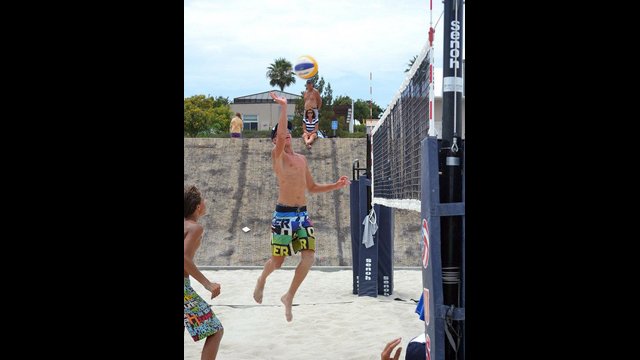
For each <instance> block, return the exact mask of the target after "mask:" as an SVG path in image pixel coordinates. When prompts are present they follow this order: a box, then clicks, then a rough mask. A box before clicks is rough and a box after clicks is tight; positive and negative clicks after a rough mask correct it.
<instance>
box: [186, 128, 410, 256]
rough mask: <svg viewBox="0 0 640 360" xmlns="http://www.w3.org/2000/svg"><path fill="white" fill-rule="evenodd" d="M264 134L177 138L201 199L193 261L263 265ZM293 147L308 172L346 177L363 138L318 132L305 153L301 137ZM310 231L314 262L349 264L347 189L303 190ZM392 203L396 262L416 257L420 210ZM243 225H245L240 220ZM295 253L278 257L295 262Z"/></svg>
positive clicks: (271, 202)
mask: <svg viewBox="0 0 640 360" xmlns="http://www.w3.org/2000/svg"><path fill="white" fill-rule="evenodd" d="M272 147H273V145H272V143H271V140H270V139H266V138H264V139H226V138H224V139H184V183H185V184H195V185H196V186H198V188H199V189H200V190H201V191H203V193H204V195H205V198H206V199H207V206H208V211H207V215H205V217H204V218H203V219H202V223H203V225H204V227H205V232H204V238H203V241H202V245H201V247H200V250H199V251H198V252H197V254H196V258H195V262H196V264H198V265H260V266H261V265H263V264H264V262H265V261H266V260H267V259H268V258H269V257H270V234H271V227H270V226H271V216H272V214H273V211H274V208H275V203H276V199H277V184H276V178H275V175H274V174H273V171H272V169H271V149H272ZM293 147H294V150H295V151H296V152H298V153H301V154H303V155H305V156H306V157H307V160H308V162H309V165H310V168H311V173H312V175H313V177H314V180H315V181H316V182H319V183H328V182H335V181H336V180H337V179H338V177H340V176H341V175H347V176H348V177H349V178H351V173H352V172H351V164H352V162H353V160H354V159H360V164H364V163H365V160H364V159H365V153H366V140H365V139H340V138H332V139H319V140H318V141H317V142H316V143H315V145H314V147H313V149H312V153H309V152H308V151H307V150H306V149H303V144H302V140H301V139H299V138H298V139H293ZM308 209H309V213H310V216H311V219H312V220H313V222H314V226H315V230H316V233H317V243H318V250H317V251H316V265H330V266H337V265H351V232H350V231H351V230H350V223H349V216H350V215H349V214H350V213H349V189H348V188H345V189H342V190H339V191H332V192H328V193H322V194H309V195H308ZM394 211H395V219H396V221H395V239H394V241H395V247H394V248H395V253H394V257H395V260H394V261H395V262H394V264H395V265H396V266H419V265H420V247H419V243H420V241H421V240H420V239H421V238H420V236H421V234H420V214H419V213H418V212H414V211H408V210H394ZM245 226H246V227H249V228H250V229H251V231H249V232H247V233H245V232H243V231H242V228H243V227H245ZM298 261H299V255H296V256H293V257H290V258H288V259H287V260H286V261H285V265H296V264H297V263H298Z"/></svg>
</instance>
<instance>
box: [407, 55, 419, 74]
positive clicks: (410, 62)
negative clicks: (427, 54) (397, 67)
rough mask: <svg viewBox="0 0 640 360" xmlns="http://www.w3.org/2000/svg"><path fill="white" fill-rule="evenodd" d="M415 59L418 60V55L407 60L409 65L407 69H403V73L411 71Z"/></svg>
mask: <svg viewBox="0 0 640 360" xmlns="http://www.w3.org/2000/svg"><path fill="white" fill-rule="evenodd" d="M417 59H418V55H414V56H413V58H412V59H411V60H409V63H408V64H407V68H406V69H404V72H409V70H411V67H412V66H413V63H415V62H416V60H417Z"/></svg>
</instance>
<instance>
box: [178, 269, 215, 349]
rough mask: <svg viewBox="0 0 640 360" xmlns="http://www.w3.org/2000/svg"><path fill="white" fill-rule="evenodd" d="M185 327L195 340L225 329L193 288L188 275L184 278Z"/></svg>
mask: <svg viewBox="0 0 640 360" xmlns="http://www.w3.org/2000/svg"><path fill="white" fill-rule="evenodd" d="M184 327H186V328H187V330H188V331H189V335H191V337H192V338H193V340H194V341H198V340H202V339H206V338H207V337H209V336H211V335H213V334H215V333H217V332H218V331H219V330H222V329H223V327H222V324H221V323H220V320H218V318H217V317H216V314H214V313H213V310H211V307H209V304H208V303H207V302H206V301H204V299H202V298H201V297H200V295H198V294H197V293H196V291H195V290H193V288H192V287H191V283H190V282H189V278H188V277H186V278H184Z"/></svg>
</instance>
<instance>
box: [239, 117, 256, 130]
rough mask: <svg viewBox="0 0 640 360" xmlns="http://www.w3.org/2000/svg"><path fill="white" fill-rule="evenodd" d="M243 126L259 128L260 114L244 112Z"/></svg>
mask: <svg viewBox="0 0 640 360" xmlns="http://www.w3.org/2000/svg"><path fill="white" fill-rule="evenodd" d="M242 128H243V129H244V130H258V115H248V114H242Z"/></svg>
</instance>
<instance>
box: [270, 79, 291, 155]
mask: <svg viewBox="0 0 640 360" xmlns="http://www.w3.org/2000/svg"><path fill="white" fill-rule="evenodd" d="M269 95H271V98H272V99H273V101H275V102H276V103H278V104H280V118H279V119H278V132H277V133H276V148H275V151H273V152H272V153H271V155H272V156H274V157H280V156H281V155H282V153H283V152H284V141H285V139H286V137H287V98H285V97H278V96H277V95H276V94H275V93H274V92H273V91H272V92H270V93H269ZM283 129H284V130H283Z"/></svg>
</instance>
